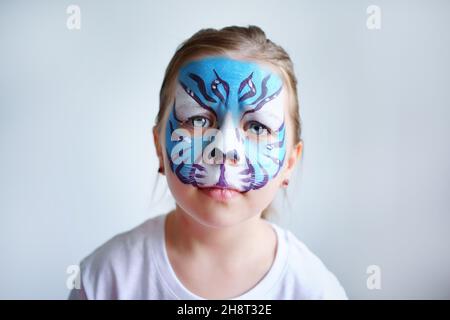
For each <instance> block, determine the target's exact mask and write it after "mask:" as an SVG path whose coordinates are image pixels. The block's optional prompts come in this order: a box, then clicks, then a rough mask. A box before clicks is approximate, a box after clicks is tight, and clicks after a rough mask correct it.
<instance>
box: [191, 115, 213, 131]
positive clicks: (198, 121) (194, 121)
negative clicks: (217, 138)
mask: <svg viewBox="0 0 450 320" xmlns="http://www.w3.org/2000/svg"><path fill="white" fill-rule="evenodd" d="M189 122H190V124H191V125H192V126H193V127H200V128H203V127H209V126H210V124H211V121H209V119H208V118H205V117H202V116H195V117H192V118H189Z"/></svg>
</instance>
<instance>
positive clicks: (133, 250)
mask: <svg viewBox="0 0 450 320" xmlns="http://www.w3.org/2000/svg"><path fill="white" fill-rule="evenodd" d="M166 217H167V214H163V215H159V216H157V217H154V218H150V219H148V220H147V221H145V222H144V223H142V224H141V225H139V226H137V227H136V228H134V229H132V230H130V231H127V232H125V233H121V234H119V235H116V236H115V237H113V238H112V239H110V240H109V241H107V242H106V243H105V244H103V245H102V246H100V247H99V248H97V249H96V250H95V251H94V252H93V253H92V254H90V255H89V256H87V257H86V258H84V259H83V260H82V261H81V263H80V273H81V289H73V290H72V291H71V293H70V296H69V299H140V300H141V299H152V300H161V299H194V300H195V299H203V298H202V297H199V296H197V295H195V294H194V293H192V292H190V291H189V290H188V289H187V288H186V287H185V286H184V285H183V284H182V283H181V281H180V280H179V279H178V278H177V276H176V274H175V272H174V270H173V268H172V266H171V265H170V262H169V259H168V256H167V252H166V247H165V241H164V237H165V234H164V224H165V220H166ZM268 223H270V224H271V225H272V227H273V228H274V230H275V231H276V234H277V250H276V254H275V259H274V262H273V263H272V266H271V268H270V269H269V271H268V272H267V273H266V275H265V276H264V277H263V278H262V279H261V280H260V281H259V282H258V283H257V284H256V285H255V286H254V287H253V288H251V289H249V290H248V291H247V292H245V293H243V294H242V295H240V296H238V297H235V298H234V299H249V300H254V299H272V300H278V299H283V300H284V299H347V296H346V293H345V291H344V289H343V288H342V286H341V285H340V283H339V281H338V280H337V279H336V277H335V276H334V275H333V274H332V273H331V272H330V271H328V269H327V268H326V267H325V265H324V264H323V263H322V261H321V260H320V259H319V258H318V257H317V256H316V255H314V254H313V253H312V252H311V251H310V250H309V249H308V248H307V247H306V246H305V245H304V244H303V243H302V242H301V241H299V240H298V239H297V238H296V237H295V236H294V235H293V234H292V233H291V232H290V231H287V230H284V229H282V228H281V227H279V226H277V225H276V224H274V223H272V222H268Z"/></svg>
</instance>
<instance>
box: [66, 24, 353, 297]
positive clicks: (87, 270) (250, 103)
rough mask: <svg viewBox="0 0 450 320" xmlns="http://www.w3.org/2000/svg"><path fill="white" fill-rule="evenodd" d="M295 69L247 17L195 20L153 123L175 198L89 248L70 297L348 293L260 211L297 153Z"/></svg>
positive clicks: (170, 71) (169, 74) (287, 175)
mask: <svg viewBox="0 0 450 320" xmlns="http://www.w3.org/2000/svg"><path fill="white" fill-rule="evenodd" d="M296 85H297V80H296V77H295V75H294V70H293V64H292V62H291V60H290V57H289V56H288V54H287V53H286V52H285V51H284V50H283V49H282V48H281V47H280V46H278V45H276V44H274V43H273V42H272V41H270V40H269V39H267V38H266V36H265V34H264V32H263V31H262V30H261V29H260V28H258V27H256V26H249V27H236V26H233V27H226V28H223V29H220V30H216V29H204V30H201V31H199V32H197V33H196V34H194V35H193V36H192V37H191V38H190V39H188V40H186V41H185V42H184V43H183V44H182V45H181V46H180V47H179V48H178V50H177V51H176V53H175V55H174V56H173V58H172V60H171V61H170V63H169V65H168V67H167V70H166V73H165V77H164V80H163V83H162V87H161V91H160V106H159V112H158V115H157V118H156V125H155V126H154V128H153V135H154V142H155V146H156V151H157V156H158V159H159V170H158V172H159V173H160V174H162V175H164V176H166V178H167V182H168V185H169V188H170V191H171V193H172V194H173V196H174V198H175V202H176V207H175V209H173V210H172V211H171V212H169V213H167V214H164V215H160V216H157V217H155V218H151V219H148V220H147V221H146V222H144V223H143V224H141V225H140V226H138V227H136V228H134V229H132V230H130V231H128V232H125V233H122V234H119V235H117V236H115V237H114V238H112V239H111V240H109V241H108V242H106V243H105V244H104V245H102V246H101V247H100V248H98V249H97V250H95V251H94V252H93V253H92V254H91V255H89V256H88V257H86V258H85V259H84V260H83V261H82V262H81V264H80V266H81V289H79V290H77V289H74V290H73V291H72V292H71V296H70V298H73V299H76V298H78V299H346V298H347V297H346V294H345V291H344V290H343V288H342V287H341V285H340V284H339V282H338V280H337V279H336V277H335V276H334V275H333V274H332V273H330V272H329V271H328V270H327V268H326V267H325V266H324V264H323V263H322V262H321V261H320V259H319V258H318V257H316V256H315V255H314V254H313V253H312V252H311V251H309V250H308V248H307V247H306V246H305V245H304V244H303V243H302V242H300V241H299V240H298V239H297V238H296V237H295V236H294V235H293V234H292V233H291V232H289V231H286V230H283V229H282V228H281V227H279V226H278V225H276V224H274V223H272V222H268V221H267V220H265V217H266V214H267V210H268V207H269V205H270V203H271V202H272V200H273V199H274V197H275V194H276V192H277V190H278V189H279V188H286V187H287V185H288V183H289V178H290V176H291V174H292V171H293V169H294V167H295V165H296V164H297V161H298V160H299V159H300V158H301V154H302V147H303V142H302V140H301V138H300V135H301V128H300V116H299V106H298V97H297V89H296Z"/></svg>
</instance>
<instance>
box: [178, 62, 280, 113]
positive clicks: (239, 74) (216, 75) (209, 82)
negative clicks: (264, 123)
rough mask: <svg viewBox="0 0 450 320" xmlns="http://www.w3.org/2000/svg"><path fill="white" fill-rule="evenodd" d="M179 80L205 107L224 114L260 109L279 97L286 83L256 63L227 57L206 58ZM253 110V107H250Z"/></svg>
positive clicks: (182, 73)
mask: <svg viewBox="0 0 450 320" xmlns="http://www.w3.org/2000/svg"><path fill="white" fill-rule="evenodd" d="M178 81H179V83H180V85H181V86H182V87H183V88H184V90H185V92H186V93H187V94H188V95H190V96H191V97H192V98H193V100H194V101H195V102H196V103H197V104H198V105H199V106H201V107H202V108H204V109H207V110H208V111H210V112H213V113H214V114H216V113H222V112H224V111H225V109H226V110H231V111H235V112H237V111H239V110H240V109H242V108H243V107H244V106H247V108H246V110H245V111H249V110H248V109H251V107H254V108H255V109H256V110H258V109H260V108H261V107H262V106H263V105H264V104H265V103H266V102H268V101H270V100H272V99H274V98H275V97H277V96H278V95H279V93H280V91H281V89H282V86H283V81H282V80H281V78H280V76H279V75H278V74H276V73H275V72H274V71H272V70H271V69H270V68H268V67H265V66H263V65H260V64H258V63H256V62H251V61H245V60H236V59H231V58H228V57H207V58H203V59H199V60H194V61H191V62H189V63H188V64H187V65H185V66H183V67H182V68H181V69H180V72H179V75H178ZM249 107H250V108H249Z"/></svg>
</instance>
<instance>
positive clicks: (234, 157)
mask: <svg viewBox="0 0 450 320" xmlns="http://www.w3.org/2000/svg"><path fill="white" fill-rule="evenodd" d="M210 156H211V158H212V159H214V163H215V164H222V162H223V163H228V164H230V165H236V164H237V163H239V161H240V160H241V159H240V156H239V153H238V152H237V150H236V149H232V150H228V151H227V152H222V150H220V148H217V147H214V148H213V149H212V150H211V153H210Z"/></svg>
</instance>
